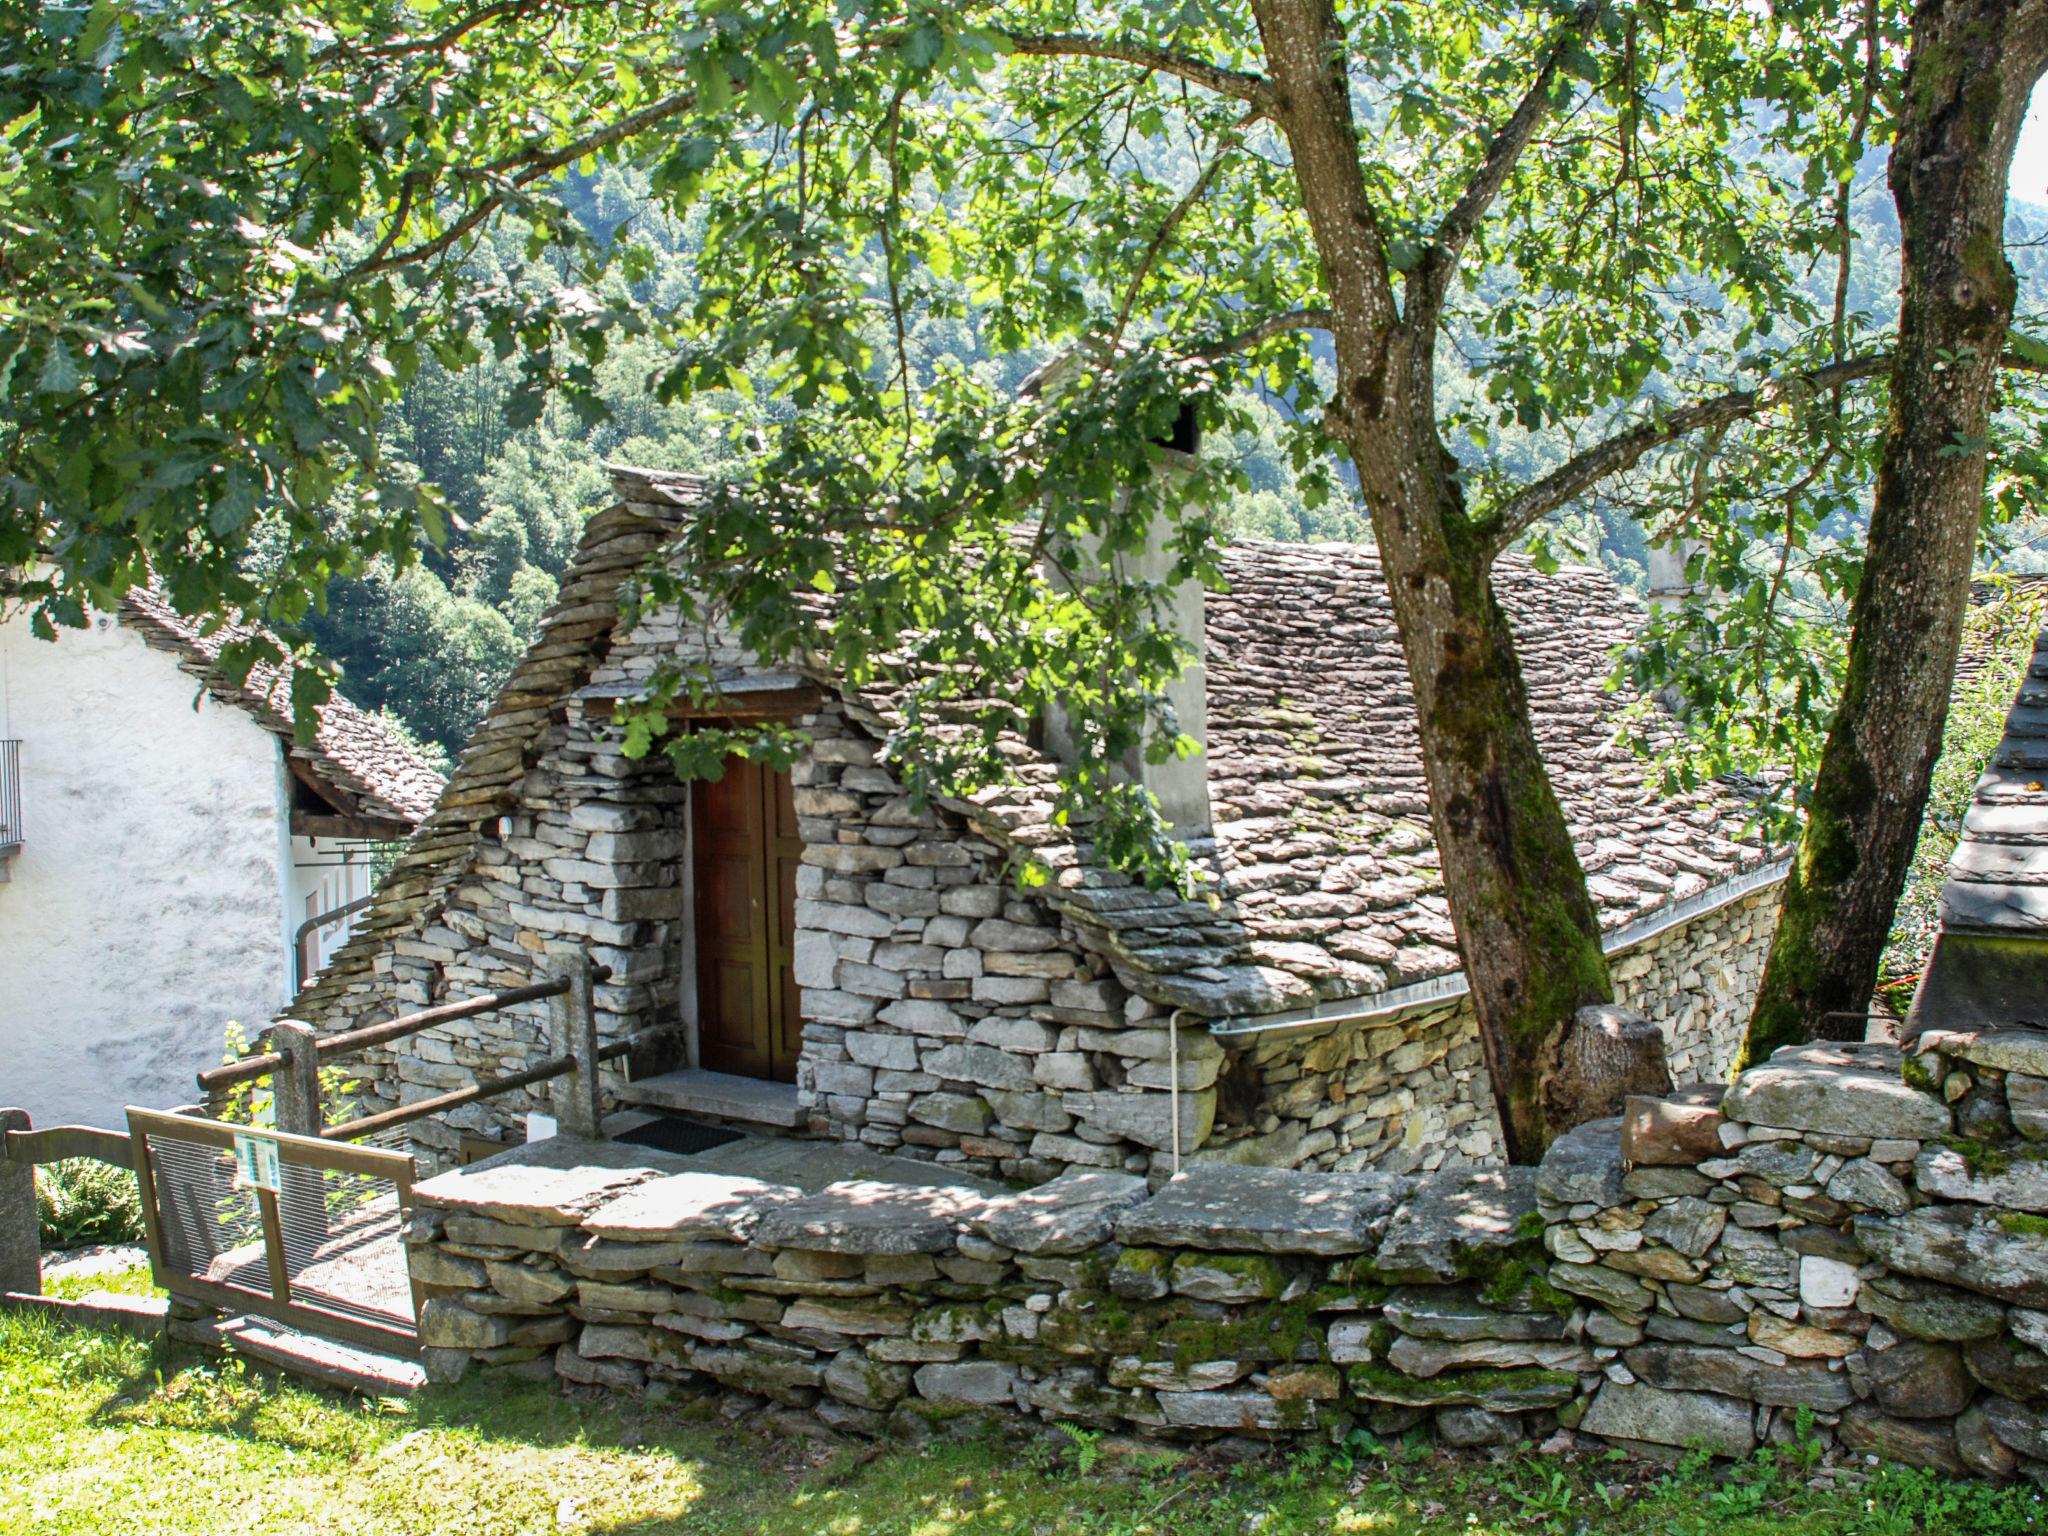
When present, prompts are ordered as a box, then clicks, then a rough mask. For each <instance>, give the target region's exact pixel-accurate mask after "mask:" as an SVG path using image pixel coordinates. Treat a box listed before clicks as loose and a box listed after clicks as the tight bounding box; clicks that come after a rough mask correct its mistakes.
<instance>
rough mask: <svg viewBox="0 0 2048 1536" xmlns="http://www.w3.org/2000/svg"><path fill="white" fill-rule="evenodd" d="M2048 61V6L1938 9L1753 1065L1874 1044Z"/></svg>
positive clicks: (1932, 738) (1931, 739)
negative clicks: (1855, 539) (1887, 320)
mask: <svg viewBox="0 0 2048 1536" xmlns="http://www.w3.org/2000/svg"><path fill="white" fill-rule="evenodd" d="M2044 68H2048V0H1928V3H1925V4H1922V5H1921V6H1919V7H1918V9H1917V10H1916V11H1915V12H1914V15H1913V35H1912V51H1911V54H1910V56H1909V58H1908V61H1907V68H1906V80H1905V89H1904V93H1903V106H1902V108H1901V113H1900V122H1899V130H1898V137H1897V140H1896V142H1895V143H1894V145H1893V149H1892V158H1891V173H1890V174H1891V187H1892V195H1893V198H1894V199H1895V200H1896V202H1897V204H1898V209H1899V226H1900V229H1901V231H1902V234H1903V255H1902V267H1903V271H1902V283H1901V299H1900V315H1899V346H1898V350H1897V352H1896V353H1895V355H1894V361H1893V365H1892V374H1891V416H1890V426H1889V429H1888V432H1887V436H1886V439H1885V447H1884V455H1883V459H1882V462H1881V464H1880V466H1879V469H1878V477H1877V490H1876V499H1875V505H1874V508H1873V511H1872V515H1871V522H1870V537H1869V547H1868V551H1867V553H1866V555H1865V560H1864V570H1863V580H1862V585H1861V586H1860V587H1859V588H1858V590H1857V593H1856V599H1855V603H1854V605H1853V607H1852V608H1851V611H1850V619H1851V625H1852V634H1851V639H1850V645H1849V659H1848V671H1847V674H1846V676H1845V678H1844V682H1843V690H1842V702H1841V705H1840V707H1839V708H1838V710H1837V712H1836V715H1835V720H1834V724H1833V727H1832V729H1831V730H1830V732H1829V735H1828V740H1827V744H1826V747H1825V748H1824V750H1823V753H1822V756H1821V764H1820V769H1819V772H1818V774H1817V775H1816V777H1815V781H1814V789H1813V800H1812V804H1811V807H1810V809H1809V814H1808V820H1807V824H1806V830H1805V835H1804V836H1803V837H1802V839H1801V841H1800V845H1799V851H1798V855H1797V857H1796V858H1795V860H1794V862H1793V866H1792V874H1791V878H1790V880H1789V881H1788V882H1787V884H1786V887H1785V906H1784V914H1783V917H1782V919H1781V921H1780V924H1779V927H1778V934H1777V939H1776V941H1775V942H1774V944H1773V945H1772V948H1771V957H1770V960H1769V962H1768V964H1767V966H1766V968H1765V972H1764V980H1763V985H1762V987H1761V989H1760V991H1759V993H1758V998H1757V1005H1756V1010H1755V1012H1754V1014H1753V1015H1752V1017H1751V1019H1750V1026H1749V1035H1748V1039H1747V1041H1746V1042H1745V1046H1744V1052H1743V1064H1747V1063H1748V1062H1751V1061H1756V1060H1761V1059H1762V1058H1764V1057H1766V1056H1768V1055H1769V1054H1770V1053H1771V1052H1772V1051H1774V1050H1776V1049H1777V1048H1778V1047H1780V1046H1782V1045H1787V1044H1792V1043H1795V1042H1798V1041H1801V1040H1808V1039H1822V1038H1855V1039H1861V1038H1862V1036H1863V1032H1864V1026H1863V1022H1862V1018H1861V1016H1862V1014H1863V1013H1864V1012H1865V1011H1866V1009H1867V1007H1868V1004H1869V999H1870V996H1871V993H1872V991H1873V989H1874V988H1875V987H1876V984H1877V968H1878V962H1879V961H1880V959H1881V958H1882V956H1883V953H1884V946H1885V941H1886V937H1887V935H1888V934H1889V933H1890V932H1891V926H1892V918H1893V915H1894V912H1895V911H1896V908H1897V906H1898V899H1899V892H1900V890H1901V888H1902V887H1903V886H1904V883H1905V878H1906V873H1907V869H1908V866H1909V864H1910V862H1911V859H1912V855H1913V845H1914V843H1915V841H1916V840H1917V839H1918V837H1919V835H1920V824H1921V820H1922V817H1923V815H1924V814H1925V811H1926V806H1927V792H1928V786H1929V783H1930V781H1931V778H1932V775H1933V771H1934V763H1935V759H1936V757H1937V756H1938V755H1939V754H1940V751H1941V738H1942V730H1943V727H1944V725H1945V724H1946V722H1947V718H1948V700H1949V690H1950V687H1951V686H1952V683H1953V679H1954V676H1955V663H1956V652H1957V649H1958V647H1959V645H1960V644H1961V639H1962V626H1963V616H1964V613H1965V610H1966V609H1967V607H1968V605H1969V598H1970V574H1971V569H1972V566H1973V563H1974V560H1975V556H1976V549H1977V534H1978V528H1979V522H1980V517H1981V513H1982V508H1983V500H1984V477H1985V458H1984V451H1983V446H1982V445H1983V441H1984V434H1985V426H1986V422H1987V420H1988V419H1989V415H1990V411H1991V407H1992V404H1993V400H1994V396H1995V393H1996V389H1997V373H1998V365H1999V354H2000V352H2001V351H2002V349H2003V348H2004V345H2005V339H2006V332H2007V329H2008V327H2009V326H2010V324H2011V321H2012V312H2013V303H2014V299H2015V296H2016V293H2017V283H2016V281H2015V279H2014V276H2013V272H2012V268H2011V267H2010V265H2008V263H2007V262H2006V259H2005V189H2006V182H2007V180H2008V178H2009V176H2010V174H2011V169H2012V154H2013V145H2014V143H2015V142H2016V140H2017V139H2018V136H2019V129H2020V123H2021V120H2022V119H2023V117H2024V116H2025V113H2026V109H2027V100H2028V97H2029V95H2030V94H2031V92H2032V89H2033V85H2034V82H2035V81H2036V80H2037V79H2039V78H2040V75H2041V73H2042V71H2043V69H2044Z"/></svg>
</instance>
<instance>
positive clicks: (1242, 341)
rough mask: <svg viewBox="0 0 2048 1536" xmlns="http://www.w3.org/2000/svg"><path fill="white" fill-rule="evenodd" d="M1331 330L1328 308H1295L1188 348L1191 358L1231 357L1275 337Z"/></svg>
mask: <svg viewBox="0 0 2048 1536" xmlns="http://www.w3.org/2000/svg"><path fill="white" fill-rule="evenodd" d="M1329 328H1330V312H1329V311H1328V310H1327V309H1291V310H1288V311H1287V312H1286V313H1285V314H1278V315H1268V316H1266V318H1265V319H1263V320H1261V321H1259V322H1258V323H1257V324H1255V325H1250V326H1247V327H1245V329H1243V330H1241V331H1239V332H1237V333H1236V334H1235V335H1232V336H1225V337H1224V338H1223V339H1222V340H1221V341H1212V342H1209V343H1208V344H1207V345H1205V346H1200V347H1191V348H1189V349H1188V354H1187V355H1188V356H1189V357H1207V358H1218V357H1228V356H1230V355H1231V354H1232V353H1233V352H1249V351H1250V350H1251V349H1252V348H1253V347H1256V346H1258V345H1259V344H1260V343H1261V342H1265V341H1270V340H1272V339H1273V338H1274V337H1275V336H1284V335H1286V334H1287V332H1289V331H1327V330H1328V329H1329Z"/></svg>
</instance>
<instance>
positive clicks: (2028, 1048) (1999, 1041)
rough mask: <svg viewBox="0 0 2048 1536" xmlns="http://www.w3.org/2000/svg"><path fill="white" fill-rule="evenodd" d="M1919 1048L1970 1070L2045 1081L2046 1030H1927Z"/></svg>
mask: <svg viewBox="0 0 2048 1536" xmlns="http://www.w3.org/2000/svg"><path fill="white" fill-rule="evenodd" d="M1918 1048H1919V1049H1920V1050H1921V1051H1922V1052H1926V1051H1939V1052H1940V1053H1941V1054H1942V1055H1944V1056H1956V1057H1960V1058H1961V1059H1962V1060H1964V1061H1967V1062H1969V1063H1970V1064H1971V1065H1972V1066H1977V1067H1990V1068H1993V1069H1994V1070H1996V1071H1999V1072H2021V1073H2025V1074H2026V1075H2027V1076H2029V1077H2048V1029H2036V1028H2028V1027H2025V1026H2021V1027H2018V1028H2014V1029H1986V1030H1973V1031H1963V1030H1948V1029H1943V1030H1933V1029H1930V1030H1926V1031H1923V1032H1922V1034H1921V1035H1920V1039H1919V1042H1918Z"/></svg>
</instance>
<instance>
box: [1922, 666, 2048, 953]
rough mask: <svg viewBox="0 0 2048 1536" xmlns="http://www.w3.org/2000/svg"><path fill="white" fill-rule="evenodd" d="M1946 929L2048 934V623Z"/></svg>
mask: <svg viewBox="0 0 2048 1536" xmlns="http://www.w3.org/2000/svg"><path fill="white" fill-rule="evenodd" d="M1941 924H1942V928H1943V930H1944V932H1947V931H1950V930H1960V931H1964V932H1970V931H1976V932H1991V933H2026V934H2048V627H2044V628H2043V629H2042V630H2041V631H2040V632H2039V633H2038V634H2037V635H2036V637H2035V639H2034V652H2033V657H2032V659H2031V660H2030V662H2029V663H2028V667H2027V672H2026V676H2025V677H2024V678H2023V679H2022V680H2021V683H2020V688H2019V694H2018V696H2017V697H2016V698H2015V699H2014V700H2013V705H2012V711H2011V713H2009V714H2008V715H2007V716H2006V720H2005V735H2004V737H2003V739H2002V740H2000V742H1999V744H1998V748H1997V750H1996V751H1994V752H1993V753H1992V754H1991V763H1990V766H1989V767H1988V768H1986V770H1985V772H1984V776H1983V777H1982V778H1981V779H1979V780H1978V781H1977V790H1976V795H1975V797H1974V801H1973V803H1972V805H1971V806H1970V812H1969V814H1968V815H1967V816H1966V817H1964V819H1963V835H1962V837H1961V839H1960V840H1959V841H1958V842H1957V844H1956V851H1955V853H1954V854H1953V855H1951V856H1950V859H1949V866H1948V880H1947V882H1946V883H1945V884H1944V885H1943V886H1942V891H1941Z"/></svg>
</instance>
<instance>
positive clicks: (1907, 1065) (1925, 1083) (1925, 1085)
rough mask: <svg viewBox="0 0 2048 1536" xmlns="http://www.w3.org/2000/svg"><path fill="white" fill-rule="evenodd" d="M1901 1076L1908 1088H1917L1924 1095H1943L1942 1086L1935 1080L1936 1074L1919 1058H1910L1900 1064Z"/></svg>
mask: <svg viewBox="0 0 2048 1536" xmlns="http://www.w3.org/2000/svg"><path fill="white" fill-rule="evenodd" d="M1899 1076H1900V1077H1902V1078H1903V1079H1905V1083H1906V1086H1907V1087H1908V1088H1917V1089H1919V1090H1920V1092H1922V1093H1931V1094H1934V1095H1935V1096H1936V1097H1939V1096H1940V1094H1941V1084H1940V1083H1938V1082H1936V1081H1935V1080H1934V1074H1933V1073H1932V1072H1930V1071H1929V1070H1928V1069H1927V1068H1926V1066H1925V1065H1923V1064H1922V1062H1921V1060H1920V1058H1919V1057H1917V1056H1908V1057H1907V1058H1906V1059H1905V1060H1904V1061H1903V1062H1901V1063H1900V1064H1899Z"/></svg>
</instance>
